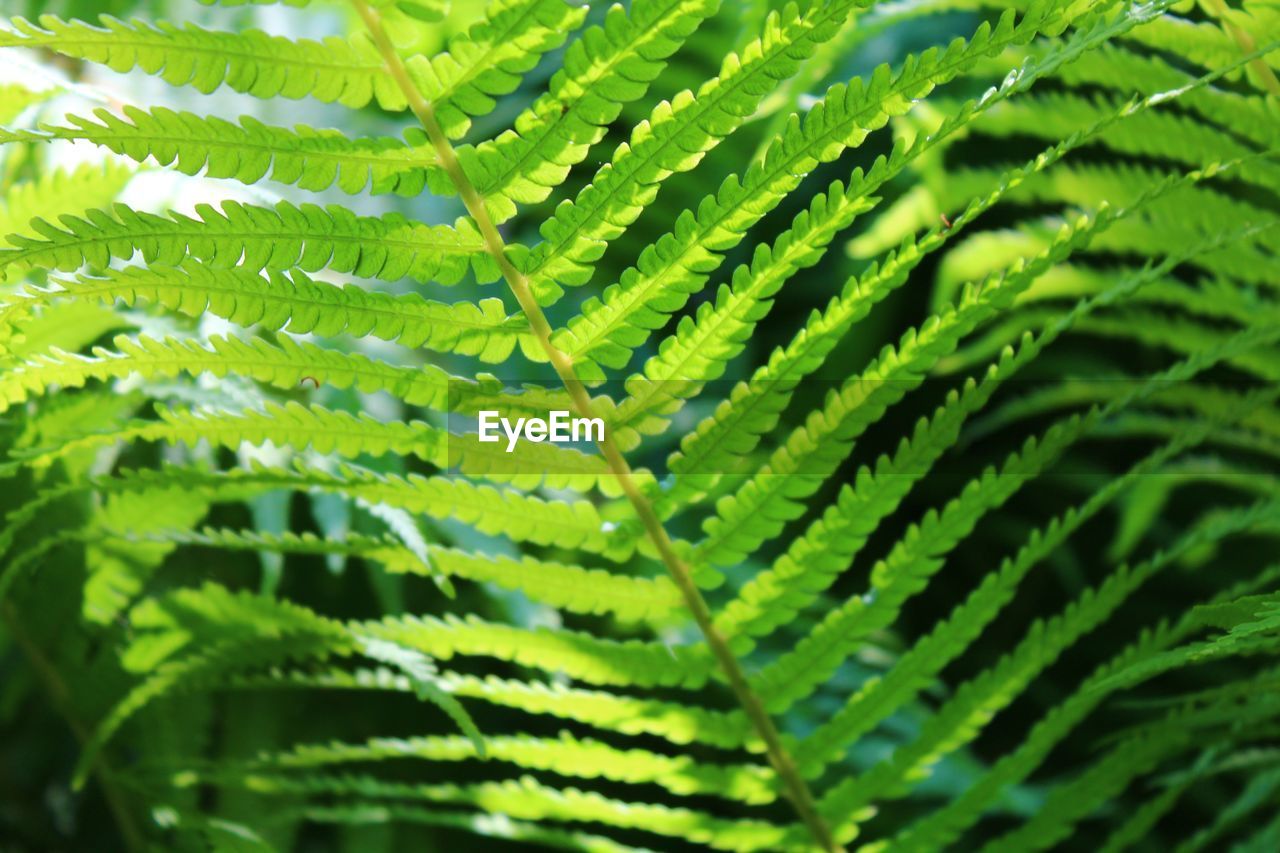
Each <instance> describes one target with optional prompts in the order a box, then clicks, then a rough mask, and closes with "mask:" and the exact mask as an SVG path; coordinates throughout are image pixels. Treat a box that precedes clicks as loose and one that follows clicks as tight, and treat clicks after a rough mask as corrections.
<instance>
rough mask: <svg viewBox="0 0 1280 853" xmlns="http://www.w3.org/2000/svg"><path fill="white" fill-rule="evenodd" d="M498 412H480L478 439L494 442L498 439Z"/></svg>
mask: <svg viewBox="0 0 1280 853" xmlns="http://www.w3.org/2000/svg"><path fill="white" fill-rule="evenodd" d="M497 430H498V413H497V412H494V411H482V412H480V440H481V441H485V442H494V441H497V440H498V433H497Z"/></svg>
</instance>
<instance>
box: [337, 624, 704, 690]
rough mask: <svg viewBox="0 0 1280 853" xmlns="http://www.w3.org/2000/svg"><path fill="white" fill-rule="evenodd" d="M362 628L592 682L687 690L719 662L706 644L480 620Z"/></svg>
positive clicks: (441, 651) (427, 648)
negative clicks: (615, 637)
mask: <svg viewBox="0 0 1280 853" xmlns="http://www.w3.org/2000/svg"><path fill="white" fill-rule="evenodd" d="M362 630H364V631H366V632H367V633H369V634H371V635H373V636H376V637H381V638H384V639H388V640H391V641H393V642H395V643H398V644H400V645H403V646H407V647H409V648H414V649H418V650H420V651H422V652H423V653H425V654H428V655H430V656H431V657H433V658H436V659H438V660H450V659H452V658H453V657H454V656H456V655H468V656H472V655H480V656H484V657H493V658H497V659H498V660H508V661H512V662H514V663H518V664H520V665H522V666H527V667H530V668H533V669H540V670H542V671H544V672H552V673H554V672H563V673H564V674H565V675H568V676H569V677H570V678H574V679H577V680H579V681H582V682H585V683H587V684H593V685H611V686H619V687H621V686H636V687H653V686H658V685H662V686H682V687H687V688H693V687H698V686H700V685H702V684H705V683H706V681H707V679H708V678H709V677H710V676H711V674H712V672H713V670H714V667H715V662H714V661H713V660H712V659H711V657H710V655H709V654H708V653H707V651H706V648H705V647H703V646H667V645H663V644H662V643H654V642H643V641H640V640H606V639H601V638H599V637H595V636H593V635H591V634H587V633H583V632H580V631H570V630H566V629H559V630H553V629H550V628H535V629H522V628H513V627H511V626H509V625H503V624H500V623H496V622H486V621H484V620H482V619H479V618H477V617H474V616H470V617H467V618H465V619H459V618H457V617H455V616H446V617H445V618H443V619H436V618H434V617H430V616H421V617H413V616H403V617H399V618H388V619H384V620H382V621H381V622H369V623H365V624H364V625H363V627H362Z"/></svg>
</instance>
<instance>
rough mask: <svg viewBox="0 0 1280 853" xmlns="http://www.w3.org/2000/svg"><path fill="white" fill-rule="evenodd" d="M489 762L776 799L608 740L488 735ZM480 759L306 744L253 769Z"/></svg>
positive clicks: (426, 740)
mask: <svg viewBox="0 0 1280 853" xmlns="http://www.w3.org/2000/svg"><path fill="white" fill-rule="evenodd" d="M485 747H486V752H487V755H488V757H489V758H491V759H494V760H496V761H503V762H509V763H512V764H515V765H517V766H519V767H520V768H522V769H525V770H544V771H551V772H554V773H556V774H558V775H560V776H570V777H578V778H588V779H589V778H593V777H600V778H604V779H608V780H610V781H614V782H624V783H627V784H633V785H635V784H656V785H660V786H662V787H663V788H666V789H667V790H669V791H671V792H672V793H675V794H682V795H687V796H688V795H695V794H707V795H712V796H719V797H724V798H726V799H730V800H737V801H741V802H746V803H751V804H761V803H768V802H771V801H773V799H774V798H775V797H776V794H775V793H774V792H773V790H772V789H771V786H770V784H769V782H770V774H769V772H768V771H767V770H765V769H764V768H761V767H756V766H752V765H732V764H728V765H726V764H708V763H702V762H697V761H694V760H693V759H691V758H690V757H689V756H676V757H672V756H665V755H658V754H656V753H653V752H649V751H648V750H642V749H626V750H622V749H616V748H614V747H611V746H609V745H607V744H605V743H602V742H600V741H596V740H590V739H581V738H576V737H574V736H572V735H571V734H569V733H568V732H561V733H560V735H559V737H557V738H554V739H552V738H537V737H529V736H515V737H502V736H496V737H491V738H488V739H487V740H486V742H485ZM474 757H475V752H474V749H473V747H472V745H471V743H470V742H469V741H468V740H467V739H465V738H459V737H414V738H374V739H371V740H369V741H366V742H364V743H360V744H350V743H327V744H304V745H302V746H298V747H294V748H293V749H292V750H289V751H288V752H282V753H276V754H272V755H259V756H258V757H257V758H256V759H255V760H253V761H252V762H251V767H252V769H254V770H263V771H271V770H281V769H289V770H296V769H309V768H327V767H331V766H333V765H341V764H348V763H355V762H378V761H384V760H387V759H405V758H418V759H424V760H427V761H461V760H466V759H470V758H474Z"/></svg>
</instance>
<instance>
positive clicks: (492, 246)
mask: <svg viewBox="0 0 1280 853" xmlns="http://www.w3.org/2000/svg"><path fill="white" fill-rule="evenodd" d="M352 4H353V5H354V6H355V9H356V12H357V13H358V14H359V15H360V17H361V19H362V20H363V21H364V23H365V26H366V27H367V28H368V30H369V35H370V36H371V37H372V38H373V42H374V45H375V46H376V47H377V49H378V51H379V53H381V54H382V58H383V61H384V62H386V65H387V70H388V71H389V72H390V73H391V76H392V78H393V79H394V80H395V81H396V84H397V85H398V86H399V87H400V89H401V90H402V91H403V92H404V96H405V99H406V100H407V101H408V104H409V108H410V109H411V110H412V111H413V114H414V115H415V116H417V118H418V121H419V122H421V123H422V126H423V128H424V129H425V130H426V131H427V136H428V137H429V138H430V140H431V144H432V146H433V147H434V148H435V151H436V154H437V156H438V157H439V158H440V165H441V166H442V167H443V168H444V170H445V172H446V173H447V174H448V175H449V178H450V180H451V181H452V182H453V185H454V187H455V188H456V189H457V190H458V194H459V195H460V196H461V197H462V203H463V204H464V205H465V206H466V208H467V212H468V213H470V214H471V218H472V219H473V220H475V223H476V226H477V227H478V228H479V229H480V234H481V236H482V237H483V238H484V243H485V248H486V250H487V251H488V253H489V254H490V255H492V256H493V259H494V261H496V262H497V264H498V268H499V270H501V272H502V276H503V278H504V279H506V282H507V285H508V286H509V287H510V288H511V292H512V293H513V294H514V295H515V297H516V301H517V302H519V303H520V308H521V309H522V310H523V311H524V314H525V316H526V317H527V318H528V320H529V328H530V330H531V331H532V332H533V335H534V337H535V338H537V340H538V343H539V345H540V346H541V347H542V349H543V351H544V352H545V353H546V355H547V359H548V360H549V361H550V362H551V366H552V367H553V368H554V369H555V371H556V374H557V375H558V376H559V377H560V381H561V382H563V383H564V387H565V389H566V390H567V391H568V392H569V396H570V398H571V399H572V400H573V404H574V406H576V407H577V409H578V412H579V414H581V415H582V416H583V417H592V410H591V395H590V394H589V393H588V392H587V389H586V386H585V385H583V384H582V381H581V380H580V379H578V377H577V374H575V373H574V371H573V359H572V358H571V357H570V356H569V355H568V354H567V353H565V352H564V351H562V350H561V349H560V348H559V347H557V346H556V345H555V343H554V342H553V341H552V339H551V337H552V331H553V330H552V328H551V323H550V322H548V320H547V316H546V314H544V313H543V311H542V307H541V306H540V305H539V304H538V301H537V299H535V298H534V295H533V290H532V288H531V287H530V286H529V280H528V278H527V277H526V276H525V275H524V273H522V272H520V270H518V269H516V267H515V265H514V264H512V263H511V261H510V260H509V259H508V258H507V254H506V243H505V242H504V241H503V239H502V235H501V234H499V233H498V228H497V226H496V225H494V222H493V219H492V218H491V217H490V216H489V212H488V210H487V209H486V208H485V206H484V199H483V198H481V196H480V193H479V192H478V191H477V190H476V188H475V185H474V184H472V183H471V181H470V180H469V179H468V178H467V176H466V174H465V173H464V172H463V171H462V166H461V164H460V163H459V162H458V158H457V155H456V154H455V153H454V151H453V146H452V145H450V143H449V139H448V137H446V136H445V134H444V131H443V130H441V128H440V123H439V122H438V121H436V116H435V110H434V108H433V107H432V105H431V104H430V103H429V102H428V101H427V100H426V99H425V98H424V97H422V93H421V92H419V91H418V87H417V86H416V85H414V83H413V80H412V79H411V78H410V77H409V72H408V70H407V69H406V68H405V65H404V62H403V61H402V60H401V59H400V55H399V53H397V52H396V49H395V47H394V46H393V45H392V43H391V39H390V38H388V37H387V32H386V30H385V29H384V28H383V26H382V18H381V16H379V14H378V13H377V12H376V11H375V10H374V9H372V8H370V6H369V5H368V4H367V3H366V2H365V0H352ZM598 444H599V447H600V453H601V455H602V456H603V457H604V460H605V463H606V464H607V465H608V466H609V470H610V472H611V473H612V474H613V475H614V476H616V477H617V479H618V483H619V485H620V486H621V488H622V491H623V494H625V495H626V497H627V500H629V501H630V502H631V505H632V507H633V508H634V509H635V512H636V515H637V516H638V517H639V519H640V522H641V523H642V524H643V525H644V529H645V534H646V535H647V536H648V537H649V539H650V540H651V541H652V542H653V545H654V547H655V548H656V549H657V552H658V555H659V556H660V557H661V559H662V562H663V564H664V565H665V566H666V568H667V572H668V573H669V574H670V575H671V579H672V581H674V582H675V585H676V587H677V588H678V589H679V590H680V594H681V596H682V597H683V599H684V603H685V606H686V607H687V608H688V610H689V612H690V613H691V614H692V615H693V619H694V622H695V623H697V626H698V630H699V631H701V632H702V635H703V637H704V638H705V639H706V643H707V646H708V648H710V649H711V654H712V655H713V656H714V657H715V659H716V662H717V663H718V664H719V666H720V669H721V670H722V671H723V672H724V675H725V678H726V680H727V681H728V682H729V687H730V689H732V690H733V693H734V695H735V696H736V697H737V699H738V702H739V703H740V704H741V705H742V710H743V711H744V712H745V713H746V715H747V718H748V719H749V720H750V721H751V725H752V727H753V728H754V729H755V730H756V733H757V734H758V735H759V736H760V739H761V740H762V741H763V742H764V746H765V753H766V755H767V756H768V758H769V763H770V764H771V765H772V766H773V769H774V772H776V773H777V774H778V778H779V779H780V780H781V782H782V786H783V791H784V793H785V794H786V796H787V799H789V800H790V801H791V804H792V805H793V806H794V807H795V810H796V813H797V814H798V815H799V817H800V819H801V820H802V821H803V822H804V825H805V826H806V827H807V828H808V829H809V831H810V833H812V835H813V837H814V840H815V841H816V842H817V843H818V845H819V846H820V847H821V848H822V849H823V850H826V851H830V853H843V848H842V847H841V845H840V844H838V843H837V842H836V840H835V838H834V837H833V836H832V834H831V830H830V829H829V828H828V827H827V824H826V821H824V820H823V818H822V815H820V814H819V813H818V809H817V806H816V805H815V803H814V799H813V794H812V793H811V792H810V790H809V786H808V784H807V783H806V782H805V780H804V778H803V777H802V776H801V775H800V773H799V771H798V770H797V769H796V764H795V761H794V760H793V759H792V757H791V754H790V753H789V752H788V751H787V748H786V745H785V744H783V742H782V738H781V736H780V735H779V733H778V729H777V727H776V726H775V725H774V723H773V719H772V718H771V717H770V716H769V714H768V712H767V711H766V710H765V707H764V703H763V702H762V701H761V699H760V697H759V696H758V695H757V694H756V692H755V691H754V690H753V689H752V688H751V685H750V684H749V683H748V681H747V676H746V673H745V672H744V671H743V669H742V666H741V664H739V662H738V659H737V657H735V656H734V654H733V651H732V650H731V649H730V647H729V642H728V640H726V639H725V637H724V635H723V634H722V633H721V632H720V630H719V629H718V628H716V626H715V623H714V621H713V619H712V615H711V608H710V607H708V606H707V602H706V599H704V598H703V597H702V593H701V592H700V591H699V590H698V587H697V585H696V584H695V583H694V581H693V573H692V571H690V569H689V566H688V565H686V564H685V562H684V560H683V559H681V557H680V555H679V554H678V553H677V552H676V548H675V545H674V543H672V541H671V537H670V536H669V535H668V534H667V530H666V528H665V527H664V526H663V524H662V520H661V519H660V518H659V517H658V514H657V512H656V511H654V508H653V505H652V504H651V503H650V502H649V499H648V498H647V497H645V495H644V493H643V492H642V491H641V490H640V487H639V486H638V485H637V483H636V480H635V477H634V476H633V474H632V471H631V465H630V464H629V463H628V462H627V460H626V457H624V456H623V455H622V451H620V450H619V449H618V446H617V444H616V443H615V442H614V440H613V437H612V436H611V435H610V434H609V433H608V431H607V430H606V431H605V433H604V436H603V438H602V439H601V440H600V441H599V442H598Z"/></svg>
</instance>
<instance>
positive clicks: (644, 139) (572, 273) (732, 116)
mask: <svg viewBox="0 0 1280 853" xmlns="http://www.w3.org/2000/svg"><path fill="white" fill-rule="evenodd" d="M860 3H865V0H837V2H834V3H830V4H826V5H823V6H817V7H814V9H812V10H811V11H810V12H809V13H807V14H805V15H801V14H799V12H798V11H797V10H796V8H795V7H794V6H788V7H787V9H786V10H785V11H784V12H783V14H782V15H781V16H779V17H774V18H771V19H770V20H769V21H768V22H766V24H765V32H764V34H763V35H762V36H761V37H760V39H759V40H758V41H756V42H753V43H752V44H751V45H750V46H749V47H748V48H747V49H746V50H745V51H744V52H743V55H742V57H741V58H739V57H737V56H730V57H729V58H728V59H726V61H725V64H724V67H723V69H722V71H721V73H720V75H719V76H718V77H716V78H715V79H713V80H710V81H708V82H707V83H706V84H704V85H703V86H702V87H700V88H699V90H698V93H697V94H696V95H695V94H692V93H689V92H686V93H684V94H682V95H680V96H677V97H676V100H675V102H674V103H672V104H663V105H660V106H659V107H658V108H657V109H656V110H655V111H654V114H653V115H652V117H651V118H650V120H649V121H648V122H647V123H645V124H643V125H641V126H640V127H639V128H638V129H637V130H636V132H635V133H634V134H633V135H632V138H631V141H630V143H629V144H628V145H625V146H622V147H620V148H619V149H618V151H617V152H616V154H615V156H614V158H613V160H612V161H611V162H610V163H609V164H608V165H607V166H605V167H603V168H601V170H600V171H599V172H598V173H597V174H596V177H595V179H594V180H593V181H592V183H591V184H590V185H589V186H587V187H586V188H584V189H583V190H582V192H581V193H579V194H578V197H577V198H576V199H575V200H574V201H573V202H571V203H569V204H564V205H561V206H560V207H559V208H558V209H557V210H556V215H555V216H554V217H552V218H551V219H549V220H548V221H547V222H545V223H544V224H543V225H542V227H541V229H540V231H541V233H542V236H543V238H544V242H543V243H541V244H539V246H538V247H537V248H536V249H534V250H533V252H532V253H531V254H530V255H529V256H528V257H527V258H525V259H522V260H521V262H520V266H521V268H522V269H523V271H524V272H525V274H526V275H528V277H529V279H530V287H531V288H532V289H533V292H534V294H535V295H536V296H537V297H538V299H539V301H541V302H543V303H546V302H550V301H553V300H554V299H556V298H558V296H559V294H560V287H559V284H557V282H559V283H561V284H570V285H578V284H582V283H584V282H585V281H586V280H587V278H589V277H590V267H589V262H590V261H592V260H594V259H596V258H598V257H599V256H600V254H601V252H602V251H603V250H604V246H605V243H606V242H607V241H608V240H610V239H612V238H614V237H616V236H617V235H618V234H620V233H622V231H623V229H624V228H625V226H626V225H628V224H630V223H631V222H632V221H634V220H635V218H636V217H637V216H638V215H639V214H640V211H641V210H642V209H643V207H644V205H645V204H647V203H649V202H650V201H652V200H653V197H654V195H655V194H656V192H657V184H658V183H660V182H661V181H663V180H665V179H666V178H667V177H668V176H670V175H671V174H673V173H676V172H683V171H688V170H689V169H692V168H693V167H694V166H695V165H697V163H698V162H699V161H700V160H701V159H702V157H703V156H704V155H705V154H706V152H707V151H708V150H710V149H711V148H712V147H714V146H715V145H716V144H717V143H719V141H720V140H721V139H723V138H724V137H726V136H728V135H729V134H730V133H732V132H733V131H734V130H735V129H737V127H738V126H739V125H740V124H741V123H742V121H743V120H744V118H745V117H746V116H748V115H750V114H751V113H752V112H754V111H755V109H756V108H757V107H758V106H759V104H760V101H761V99H762V98H763V97H764V94H765V93H767V91H768V85H767V84H768V83H771V82H772V81H774V80H777V79H781V78H785V77H789V76H791V75H792V74H794V73H795V71H796V69H797V67H798V64H799V61H800V60H801V59H803V58H805V57H807V56H809V55H810V54H812V52H813V50H814V49H815V48H816V46H817V45H818V44H821V43H822V42H824V41H827V40H828V39H830V38H831V37H832V36H834V35H835V33H836V31H837V30H838V28H839V25H840V23H841V22H842V21H843V19H844V17H845V16H846V15H848V14H849V13H850V12H851V11H852V9H853V8H854V7H855V6H856V5H858V4H860Z"/></svg>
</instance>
